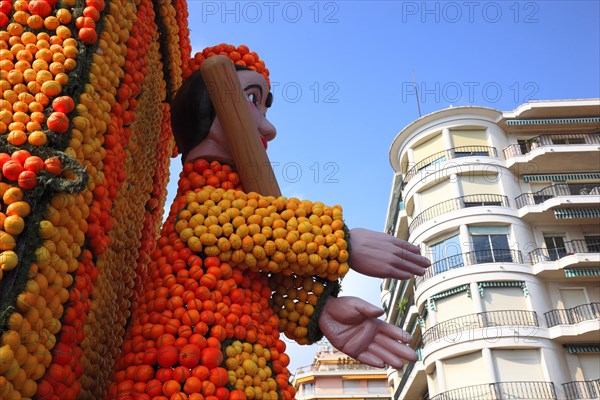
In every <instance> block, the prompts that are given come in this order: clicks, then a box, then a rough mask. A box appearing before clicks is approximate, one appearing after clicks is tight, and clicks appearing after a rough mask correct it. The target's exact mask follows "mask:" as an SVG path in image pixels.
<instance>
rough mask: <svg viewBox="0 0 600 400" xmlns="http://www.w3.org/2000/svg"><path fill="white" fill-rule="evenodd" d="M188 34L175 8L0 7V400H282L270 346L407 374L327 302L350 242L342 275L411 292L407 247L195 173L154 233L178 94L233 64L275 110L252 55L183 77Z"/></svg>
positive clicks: (387, 346) (119, 0)
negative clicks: (375, 279)
mask: <svg viewBox="0 0 600 400" xmlns="http://www.w3.org/2000/svg"><path fill="white" fill-rule="evenodd" d="M187 17H188V15H187V6H186V2H185V1H184V0H176V1H169V0H155V1H149V0H132V1H129V0H111V1H105V0H85V1H84V0H77V1H76V0H66V1H60V0H58V1H57V0H16V1H12V0H0V56H1V59H0V86H1V87H2V97H1V98H0V171H1V175H0V178H1V179H0V398H1V399H6V400H19V399H40V400H57V399H64V400H71V399H122V400H125V399H148V400H150V399H156V400H183V399H189V400H228V399H231V400H245V399H257V400H260V399H270V400H275V399H284V400H285V399H290V398H293V396H294V390H293V388H292V387H291V386H290V385H289V383H288V380H289V376H290V372H289V370H288V369H287V365H288V363H289V358H288V356H287V355H286V354H285V352H284V351H285V344H284V342H283V341H282V340H281V338H280V332H281V333H283V334H285V335H286V336H287V337H289V338H291V339H293V340H296V341H297V342H299V343H301V344H304V343H311V342H313V341H315V340H317V339H318V338H319V337H320V336H321V335H322V333H321V330H323V331H324V332H325V333H326V334H327V335H328V337H330V336H331V337H336V338H337V342H336V343H334V344H335V345H336V346H340V348H342V350H344V351H346V349H347V350H348V351H349V354H354V356H356V357H363V358H364V360H365V361H367V362H370V363H372V364H374V365H383V364H390V365H394V366H397V367H398V366H401V365H402V359H406V358H413V359H414V357H416V355H415V354H414V352H412V351H407V350H405V349H404V348H403V347H404V346H398V341H402V342H409V341H410V338H408V337H406V336H405V335H403V334H404V332H403V331H401V330H400V329H399V328H394V327H391V326H387V325H385V323H383V322H382V321H380V320H378V319H377V316H378V315H380V313H381V312H383V311H382V310H381V311H380V310H378V309H376V308H373V307H369V305H368V304H367V303H365V302H363V301H361V300H359V299H351V298H340V299H333V300H328V301H327V302H326V299H330V298H331V297H330V295H333V296H335V295H337V292H338V290H339V285H338V280H339V279H340V278H341V277H343V276H344V275H345V274H346V272H347V271H348V268H349V265H348V259H349V248H348V247H349V243H350V242H352V243H353V244H354V243H359V244H361V246H360V247H359V248H361V249H367V250H366V251H362V252H354V253H353V254H358V255H355V256H354V259H353V268H354V269H355V270H357V271H359V272H361V273H367V274H369V275H371V276H379V277H383V276H393V277H396V278H399V279H404V278H406V277H407V276H408V275H407V274H408V273H420V274H422V273H424V269H423V268H424V267H426V266H427V265H428V262H427V260H425V259H423V258H421V257H419V256H417V255H416V254H417V253H418V251H419V249H418V247H416V246H412V245H409V244H407V243H406V242H402V241H399V239H396V238H392V237H389V236H388V235H383V234H381V233H380V234H375V236H374V235H372V234H370V233H368V232H366V230H353V231H351V232H353V233H352V238H358V239H354V241H350V240H349V236H348V230H347V228H346V226H345V225H344V223H343V220H342V213H341V208H340V207H339V206H332V207H329V206H326V205H324V204H322V203H320V202H310V201H305V200H303V201H300V200H298V199H287V198H284V197H282V196H279V195H274V196H262V195H259V194H258V193H255V192H249V193H247V192H244V191H243V187H242V186H243V185H242V181H241V179H240V176H239V175H238V172H239V173H240V175H243V174H244V173H246V170H242V171H235V170H234V169H233V168H232V167H231V166H230V165H228V164H227V163H220V162H217V161H214V160H210V159H206V158H201V157H197V158H193V159H188V160H187V161H186V162H184V165H183V171H182V173H181V176H180V179H179V182H178V191H177V195H176V199H175V201H174V203H173V205H172V206H171V211H170V213H169V216H168V218H167V220H166V222H165V224H164V225H163V224H162V214H163V209H164V206H165V204H164V203H165V194H166V193H165V190H166V189H165V188H166V184H167V180H168V171H169V168H168V167H169V160H170V157H171V155H172V154H173V153H174V152H175V149H174V148H175V145H174V140H173V133H172V131H171V115H172V113H171V109H170V104H174V107H173V114H174V113H175V111H176V110H178V108H177V107H175V106H176V105H177V104H179V103H177V101H176V100H177V98H176V99H175V101H174V102H173V99H174V96H175V94H176V93H177V92H178V91H179V89H180V87H182V81H183V79H185V78H187V77H190V76H192V77H197V76H198V74H197V73H195V74H194V71H195V70H197V69H199V68H200V65H201V64H202V63H203V62H204V60H205V59H207V58H210V57H213V56H217V55H226V56H227V57H228V58H229V60H228V61H227V63H228V64H227V65H228V66H231V65H233V64H232V63H231V61H233V62H234V63H235V64H238V65H241V66H243V67H245V68H246V69H250V70H251V71H250V72H249V73H250V75H256V76H261V78H260V79H261V80H262V81H256V82H262V84H263V85H264V86H265V90H266V91H267V92H268V87H267V84H268V76H269V73H268V70H267V69H266V68H265V65H264V63H263V62H262V60H260V58H259V57H258V55H257V54H256V53H253V52H250V51H249V49H248V48H247V47H246V46H243V45H241V46H238V47H234V46H231V45H226V44H222V45H218V46H215V47H212V48H208V49H205V50H204V51H203V52H202V53H198V54H196V55H195V56H194V57H193V58H191V57H190V54H191V47H190V43H189V37H188V36H189V32H188V29H187ZM215 58H217V57H215ZM221 59H222V58H221ZM213 60H214V59H213ZM206 64H211V62H208V63H205V65H206ZM232 68H233V67H232ZM232 71H233V69H232ZM252 71H255V72H256V73H258V74H256V73H255V72H252ZM246 72H248V71H246ZM232 73H233V75H234V77H235V78H234V79H235V81H236V82H237V75H235V71H233V72H232ZM242 75H243V73H242ZM240 79H241V78H240ZM190 81H192V79H188V81H187V82H190ZM232 81H233V80H232ZM256 82H255V84H253V85H250V87H256V86H257V84H256ZM258 86H260V85H258ZM183 87H184V88H185V87H186V85H183ZM188 87H189V86H188ZM262 90H263V89H261V93H263V92H262ZM180 92H184V89H181V91H180ZM192 92H193V90H192ZM211 96H212V94H211ZM240 96H242V94H240ZM251 98H253V97H251ZM266 98H267V97H266V95H265V99H266ZM242 99H244V98H242ZM265 99H263V103H266V102H267V101H266V100H265ZM184 103H185V99H184ZM221 104H226V102H222V103H221ZM263 105H264V104H263ZM267 107H268V105H267ZM220 112H221V111H219V110H217V113H220ZM219 115H221V114H219ZM262 118H264V115H263V117H262ZM174 121H178V119H177V118H174ZM222 125H223V126H224V127H225V125H226V123H222ZM173 126H176V125H173ZM211 129H212V128H211ZM175 132H176V133H177V132H178V129H175ZM211 132H212V130H211ZM193 135H195V131H193V130H192V136H193ZM176 136H177V138H178V140H179V138H180V137H181V136H179V135H176ZM255 139H256V141H258V138H257V137H255ZM178 143H179V142H178ZM194 145H195V144H194ZM191 147H193V146H191ZM195 148H197V147H195ZM182 149H183V150H184V151H188V150H190V149H189V148H188V149H184V148H183V147H182ZM249 153H251V154H253V152H249ZM235 164H237V162H236V163H235ZM264 194H272V193H264ZM161 226H162V229H161ZM377 235H379V236H377ZM369 249H374V250H373V253H369V251H370V250H369ZM361 254H362V256H361ZM373 255H375V256H377V255H380V256H381V257H379V258H378V257H372V256H373ZM390 255H392V256H393V257H390ZM361 259H362V261H361ZM407 271H408V272H407ZM331 302H333V304H335V305H333V306H332V305H331V304H332V303H331ZM328 304H329V305H328ZM321 312H322V314H321ZM319 315H324V316H327V317H326V318H325V317H324V318H319Z"/></svg>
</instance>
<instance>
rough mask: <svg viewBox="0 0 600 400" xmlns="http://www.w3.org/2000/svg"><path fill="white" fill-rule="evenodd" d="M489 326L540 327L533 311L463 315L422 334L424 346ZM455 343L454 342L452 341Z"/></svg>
mask: <svg viewBox="0 0 600 400" xmlns="http://www.w3.org/2000/svg"><path fill="white" fill-rule="evenodd" d="M490 326H540V325H539V322H538V317H537V314H536V312H535V311H526V310H502V311H486V312H481V313H476V314H469V315H463V316H461V317H457V318H452V319H449V320H447V321H444V322H440V323H439V324H435V325H434V326H432V327H431V328H429V329H427V330H426V331H425V333H423V343H424V344H425V345H427V344H430V343H433V342H438V341H440V340H442V339H443V338H445V337H448V336H452V337H453V339H456V336H459V335H460V334H462V332H464V331H466V330H470V329H478V328H487V327H490ZM453 341H455V340H453Z"/></svg>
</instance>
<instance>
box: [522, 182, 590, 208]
mask: <svg viewBox="0 0 600 400" xmlns="http://www.w3.org/2000/svg"><path fill="white" fill-rule="evenodd" d="M587 195H600V183H557V184H555V185H551V186H548V187H545V188H543V189H542V190H540V191H537V192H535V193H523V194H522V195H520V196H517V197H515V201H516V202H517V208H521V207H525V206H528V205H532V204H542V203H543V202H545V201H546V200H549V199H553V198H555V197H558V196H587Z"/></svg>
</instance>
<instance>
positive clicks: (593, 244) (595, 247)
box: [584, 235, 600, 253]
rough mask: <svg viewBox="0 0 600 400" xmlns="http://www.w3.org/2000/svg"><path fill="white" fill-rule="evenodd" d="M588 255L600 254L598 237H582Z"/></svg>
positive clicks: (599, 239)
mask: <svg viewBox="0 0 600 400" xmlns="http://www.w3.org/2000/svg"><path fill="white" fill-rule="evenodd" d="M584 239H585V244H586V245H587V250H588V251H587V252H588V253H600V236H596V235H594V236H584Z"/></svg>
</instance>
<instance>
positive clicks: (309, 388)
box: [302, 382, 315, 396]
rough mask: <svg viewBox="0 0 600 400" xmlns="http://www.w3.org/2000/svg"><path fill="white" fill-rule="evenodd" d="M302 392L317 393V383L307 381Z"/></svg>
mask: <svg viewBox="0 0 600 400" xmlns="http://www.w3.org/2000/svg"><path fill="white" fill-rule="evenodd" d="M302 392H303V394H304V395H305V396H308V395H312V394H315V383H314V382H307V383H303V384H302Z"/></svg>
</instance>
